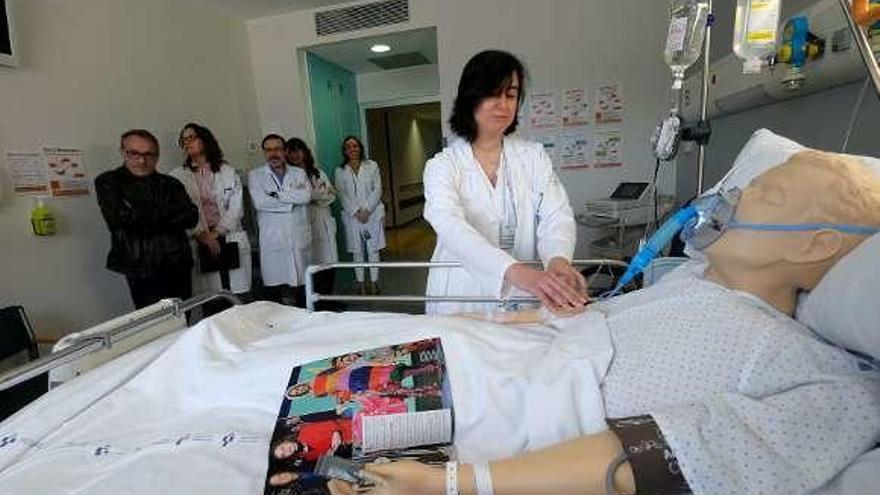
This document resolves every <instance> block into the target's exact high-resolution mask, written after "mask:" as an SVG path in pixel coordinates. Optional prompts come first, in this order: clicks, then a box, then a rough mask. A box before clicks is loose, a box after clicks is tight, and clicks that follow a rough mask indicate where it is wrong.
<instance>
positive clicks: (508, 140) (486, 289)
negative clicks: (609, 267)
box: [424, 51, 586, 314]
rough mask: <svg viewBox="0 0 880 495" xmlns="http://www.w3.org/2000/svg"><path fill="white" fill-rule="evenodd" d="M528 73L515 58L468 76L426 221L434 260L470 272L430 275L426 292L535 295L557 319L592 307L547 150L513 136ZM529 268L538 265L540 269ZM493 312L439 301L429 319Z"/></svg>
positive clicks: (482, 63) (433, 163)
mask: <svg viewBox="0 0 880 495" xmlns="http://www.w3.org/2000/svg"><path fill="white" fill-rule="evenodd" d="M524 74H525V70H524V68H523V66H522V64H521V63H520V62H519V60H517V59H516V57H514V56H513V55H511V54H509V53H506V52H500V51H487V52H482V53H479V54H477V55H475V56H474V57H473V58H472V59H471V60H470V61H469V62H468V63H467V65H466V66H465V68H464V72H463V74H462V76H461V81H460V82H459V87H458V96H457V97H456V99H455V105H454V108H453V113H452V118H451V119H450V121H449V123H450V126H451V128H452V130H453V132H455V134H457V136H458V138H457V139H455V140H454V142H453V143H452V144H450V145H449V146H448V147H447V148H445V149H444V150H443V151H441V152H440V153H438V154H437V156H435V157H434V158H432V159H431V160H429V161H428V163H427V165H426V166H425V173H424V183H425V199H426V204H425V218H426V219H427V220H428V222H430V223H431V225H432V226H433V227H434V230H435V231H436V232H437V247H436V249H435V250H434V255H433V257H432V261H461V262H462V263H463V264H464V266H463V267H462V268H453V269H449V268H437V269H432V270H431V271H430V273H429V275H428V287H427V294H428V295H430V296H445V295H448V296H485V297H493V298H498V297H507V296H514V295H526V296H527V295H529V294H531V295H533V296H535V297H537V298H539V299H540V300H541V302H542V303H543V304H544V305H546V306H547V307H548V308H549V309H551V310H553V311H557V312H567V311H577V310H579V308H582V307H583V305H584V304H585V303H586V284H585V282H584V279H583V277H582V276H581V275H580V274H579V273H578V272H577V271H576V270H575V269H574V268H572V266H571V259H572V256H573V254H574V247H575V240H576V235H575V222H574V217H573V215H572V210H571V206H570V205H569V203H568V196H567V195H566V193H565V189H564V188H563V187H562V185H561V184H560V183H559V179H558V178H557V176H556V173H555V172H554V171H553V164H552V163H551V162H550V159H549V157H548V156H547V154H546V153H545V152H544V149H543V147H542V145H541V144H539V143H533V142H528V141H524V140H521V139H518V138H514V137H510V136H509V134H511V133H512V132H514V131H515V130H516V126H517V116H518V109H519V106H520V104H521V102H522V98H523V93H524ZM524 261H540V262H542V264H543V265H544V270H539V269H537V268H536V267H532V266H529V265H527V264H523V263H521V262H524ZM523 292H524V293H523ZM518 293H519V294H518ZM493 307H495V305H486V304H463V303H438V304H429V305H428V307H427V311H428V313H431V314H449V313H459V312H466V311H486V310H491V309H492V308H493Z"/></svg>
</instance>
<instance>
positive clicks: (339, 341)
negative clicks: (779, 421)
mask: <svg viewBox="0 0 880 495" xmlns="http://www.w3.org/2000/svg"><path fill="white" fill-rule="evenodd" d="M584 330H586V331H584ZM434 336H440V337H441V339H442V340H443V345H444V350H445V352H446V358H447V364H448V372H449V377H450V382H451V385H452V391H453V399H454V402H455V407H456V410H455V415H456V446H457V448H458V450H459V457H460V458H461V459H462V460H463V461H473V460H480V459H491V458H497V457H502V456H507V455H510V454H513V453H516V452H519V451H522V450H529V449H534V448H537V447H541V446H544V445H547V444H551V443H555V442H558V441H561V440H564V439H567V438H572V437H575V436H577V435H581V434H585V433H590V432H594V431H599V430H601V429H603V428H604V407H603V405H602V402H601V394H600V393H599V388H598V384H599V383H600V382H601V378H602V377H603V376H604V374H605V372H606V370H607V367H608V365H609V363H610V361H611V357H612V354H613V351H612V347H611V342H610V337H609V335H608V329H607V327H606V326H605V324H604V318H602V317H601V316H600V315H598V314H596V315H593V316H592V317H586V318H585V319H582V320H581V321H580V322H578V325H577V331H569V330H566V328H564V327H561V328H549V327H532V328H510V327H503V326H499V325H493V324H489V323H483V322H475V321H468V320H458V319H452V318H428V317H414V316H402V315H389V314H369V313H347V314H343V315H332V314H324V313H316V314H309V313H306V312H304V311H300V310H296V309H292V308H287V307H283V306H278V305H275V304H270V303H255V304H251V305H248V306H240V307H236V308H233V309H231V310H229V311H227V312H224V313H222V314H221V315H218V316H216V317H214V318H212V319H209V320H206V321H204V322H202V323H200V324H199V325H197V326H196V327H193V328H192V329H190V330H188V331H186V332H184V333H182V334H181V335H179V336H177V335H175V336H170V337H167V338H164V339H162V340H160V341H156V342H154V343H151V344H149V345H148V346H146V347H144V348H141V349H138V350H136V351H134V352H132V353H130V354H128V355H126V356H123V357H121V358H119V359H117V360H115V361H113V362H111V363H108V364H107V365H105V366H103V367H101V368H98V369H96V370H94V371H92V372H90V373H89V374H87V375H84V376H83V377H80V378H79V379H77V380H74V381H72V382H70V383H68V384H65V385H63V386H61V387H59V388H58V389H56V390H53V391H52V392H50V393H49V394H47V395H46V396H44V397H43V398H42V399H40V400H39V401H37V402H35V403H34V404H32V405H31V406H29V407H28V408H26V409H25V410H23V411H21V412H20V413H19V414H17V415H15V416H14V417H12V418H10V419H9V420H7V421H6V422H4V423H2V424H0V491H2V493H4V494H10V495H11V494H38V493H53V494H61V493H69V494H73V493H77V494H79V493H89V494H114V495H115V494H119V493H126V494H137V493H150V494H154V493H199V492H204V493H224V494H227V493H228V494H237V493H241V494H254V493H260V492H261V490H262V487H263V480H264V476H265V470H266V464H267V453H268V442H269V438H270V436H271V433H272V430H273V428H274V424H275V419H276V416H277V414H278V409H279V407H280V403H281V394H282V392H283V390H284V387H285V385H286V384H287V381H288V379H289V375H290V371H291V369H292V367H293V366H295V365H298V364H302V363H304V362H308V361H310V360H314V359H320V358H323V357H327V356H330V355H335V354H340V353H343V352H347V351H353V350H358V349H364V348H370V347H376V346H381V345H387V344H392V343H399V342H404V341H410V340H415V339H419V338H426V337H434Z"/></svg>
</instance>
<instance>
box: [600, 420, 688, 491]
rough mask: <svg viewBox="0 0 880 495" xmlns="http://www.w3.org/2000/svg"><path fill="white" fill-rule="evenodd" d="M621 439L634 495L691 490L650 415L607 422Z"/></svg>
mask: <svg viewBox="0 0 880 495" xmlns="http://www.w3.org/2000/svg"><path fill="white" fill-rule="evenodd" d="M606 421H607V423H608V427H609V428H610V429H611V431H612V432H613V433H614V434H615V435H617V437H618V438H619V439H620V443H621V445H623V452H624V454H625V455H626V460H627V461H629V465H630V467H631V468H632V472H633V478H634V479H635V485H636V495H679V494H687V493H690V492H691V490H690V487H689V486H688V483H687V480H685V479H684V475H683V474H682V472H681V468H679V466H678V459H677V458H676V457H675V454H674V453H673V452H672V449H671V448H670V447H669V445H668V444H667V443H666V439H665V438H664V437H663V432H661V431H660V427H659V426H657V423H656V422H655V421H654V418H652V417H651V416H638V417H632V418H622V419H611V418H608V419H607V420H606Z"/></svg>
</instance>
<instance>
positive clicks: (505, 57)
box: [449, 50, 526, 142]
mask: <svg viewBox="0 0 880 495" xmlns="http://www.w3.org/2000/svg"><path fill="white" fill-rule="evenodd" d="M514 73H515V74H516V76H517V78H518V79H519V94H518V95H517V96H518V100H519V101H518V105H517V112H516V115H515V116H514V117H513V122H512V123H511V124H510V126H508V127H507V129H505V130H504V135H508V134H511V133H513V132H514V131H516V126H517V124H518V123H519V105H520V104H522V102H523V98H524V97H525V79H526V70H525V67H524V66H523V64H522V62H520V61H519V59H517V58H516V57H515V56H513V55H512V54H510V53H508V52H503V51H500V50H487V51H484V52H480V53H478V54H476V55H474V56H473V57H472V58H471V59H470V60H469V61H468V63H467V64H465V66H464V70H463V71H462V74H461V79H460V80H459V81H458V94H457V95H456V97H455V104H454V105H453V106H452V117H450V118H449V126H450V128H452V132H454V133H456V134H457V135H459V136H461V137H463V138H465V139H467V140H468V141H469V142H473V140H474V139H476V138H477V122H476V120H474V112H475V111H476V109H477V106H478V105H479V104H480V102H482V101H483V100H484V99H486V98H489V97H490V96H496V95H498V94H500V93H502V92H504V91H506V90H507V89H508V88H510V86H511V84H512V83H513V78H512V77H511V76H512V74H514Z"/></svg>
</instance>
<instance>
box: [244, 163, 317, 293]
mask: <svg viewBox="0 0 880 495" xmlns="http://www.w3.org/2000/svg"><path fill="white" fill-rule="evenodd" d="M248 187H249V188H250V192H251V198H252V199H253V201H254V208H255V209H256V210H257V221H258V223H259V226H260V271H261V273H262V276H263V285H265V286H267V287H272V286H276V285H282V284H286V285H291V286H294V287H295V286H299V285H303V284H304V283H305V270H306V267H307V266H308V265H309V263H311V250H312V234H311V225H310V222H309V202H310V201H311V200H312V186H311V184H310V183H309V178H308V177H307V176H306V173H305V171H304V170H303V169H301V168H298V167H291V166H287V171H286V173H285V174H284V180H283V181H282V182H281V183H279V181H278V178H277V177H275V174H274V173H272V169H271V168H269V164H266V165H264V166H262V167H260V168H256V169H254V170H251V172H250V174H248ZM273 192H274V193H277V194H278V197H277V198H275V197H272V196H270V195H269V194H270V193H273Z"/></svg>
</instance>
